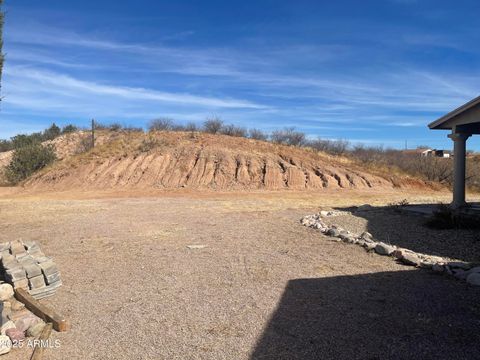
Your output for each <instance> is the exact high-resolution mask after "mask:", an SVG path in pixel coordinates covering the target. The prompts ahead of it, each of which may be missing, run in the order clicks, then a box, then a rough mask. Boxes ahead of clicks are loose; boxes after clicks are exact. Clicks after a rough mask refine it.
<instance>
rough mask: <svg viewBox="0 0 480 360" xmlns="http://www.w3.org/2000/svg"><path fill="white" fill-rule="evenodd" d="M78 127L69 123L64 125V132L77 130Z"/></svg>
mask: <svg viewBox="0 0 480 360" xmlns="http://www.w3.org/2000/svg"><path fill="white" fill-rule="evenodd" d="M77 130H78V128H77V127H76V126H75V125H72V124H69V125H66V126H64V127H63V129H62V134H69V133H73V132H75V131H77Z"/></svg>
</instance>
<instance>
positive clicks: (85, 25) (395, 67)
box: [0, 0, 480, 148]
mask: <svg viewBox="0 0 480 360" xmlns="http://www.w3.org/2000/svg"><path fill="white" fill-rule="evenodd" d="M5 10H7V17H6V26H5V34H4V37H5V45H4V51H5V52H6V54H7V56H6V63H5V68H4V77H3V83H2V95H3V97H4V99H3V102H2V108H1V112H0V138H8V137H10V136H12V135H14V134H16V133H18V132H31V131H37V130H41V129H43V128H45V127H46V126H47V125H48V124H50V123H51V122H53V121H55V122H56V123H57V124H66V123H75V124H78V125H84V126H86V125H87V124H88V121H89V119H90V118H92V117H93V118H95V119H97V120H98V121H101V122H105V123H108V122H120V123H123V124H130V125H136V126H144V125H145V124H146V123H147V122H148V121H149V120H151V119H153V118H156V117H170V118H173V119H175V120H176V121H178V122H180V123H182V122H189V121H194V122H197V123H199V124H200V123H201V122H203V121H204V119H205V118H206V117H207V116H211V115H217V116H220V117H221V118H223V119H224V120H225V121H226V122H231V123H234V124H237V125H241V126H247V127H257V128H261V129H264V130H266V131H271V130H272V129H275V128H279V127H284V126H295V127H297V128H298V129H300V130H302V131H305V132H306V133H308V134H309V136H312V137H316V136H321V137H324V138H342V139H349V140H351V141H354V142H362V143H365V144H375V145H378V144H383V145H385V146H389V147H403V146H404V142H405V140H406V139H408V143H409V146H411V147H413V146H417V145H420V144H428V145H431V146H434V147H447V148H449V147H451V144H450V140H448V139H447V137H446V135H447V134H446V132H441V131H429V130H428V129H427V127H426V125H427V124H428V123H429V122H430V121H433V120H435V119H436V118H438V117H439V116H441V115H443V114H444V113H446V112H448V111H450V110H452V109H453V108H455V107H457V106H459V105H461V104H462V103H464V102H466V101H468V100H470V99H472V98H474V97H476V96H478V95H479V93H480V75H479V74H480V72H479V70H480V48H479V47H478V46H476V44H479V43H480V25H479V23H478V14H479V13H480V3H479V2H478V0H477V1H470V0H462V1H458V2H452V1H442V0H376V1H373V0H363V1H358V0H355V1H354V0H352V1H345V0H337V1H320V0H317V1H302V0H298V1H278V0H276V1H274V0H269V1H265V0H256V1H237V2H233V1H205V0H204V1H200V0H198V1H181V0H178V1H161V0H156V1H154V0H136V1H135V2H131V1H123V2H122V1H111V0H95V1H89V0H83V1H64V0H56V1H55V0H43V1H33V0H30V1H27V0H6V6H5ZM469 142H470V144H469V148H480V146H479V145H480V142H479V141H478V140H477V139H473V140H470V141H469Z"/></svg>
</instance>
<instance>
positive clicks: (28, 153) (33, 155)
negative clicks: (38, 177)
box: [5, 143, 57, 184]
mask: <svg viewBox="0 0 480 360" xmlns="http://www.w3.org/2000/svg"><path fill="white" fill-rule="evenodd" d="M56 158H57V157H56V155H55V148H54V147H53V146H52V145H48V146H43V145H42V144H40V143H36V144H32V145H28V146H24V147H21V148H18V149H15V151H14V152H13V156H12V160H11V161H10V164H8V166H7V168H6V169H5V176H6V178H7V180H8V181H9V182H10V183H12V184H17V183H19V182H20V181H22V180H25V179H26V178H28V177H29V176H30V175H32V174H33V173H34V172H36V171H38V170H40V169H42V168H44V167H45V166H47V165H49V164H51V163H52V162H54V161H55V159H56Z"/></svg>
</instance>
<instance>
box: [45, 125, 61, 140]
mask: <svg viewBox="0 0 480 360" xmlns="http://www.w3.org/2000/svg"><path fill="white" fill-rule="evenodd" d="M61 134H62V130H61V129H60V128H59V127H58V126H57V125H56V124H55V123H53V124H52V126H50V127H49V128H48V129H46V130H45V131H44V132H43V139H44V140H53V139H55V138H56V137H59V136H60V135H61Z"/></svg>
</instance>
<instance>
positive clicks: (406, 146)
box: [405, 140, 408, 150]
mask: <svg viewBox="0 0 480 360" xmlns="http://www.w3.org/2000/svg"><path fill="white" fill-rule="evenodd" d="M405 150H408V143H407V140H405Z"/></svg>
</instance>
